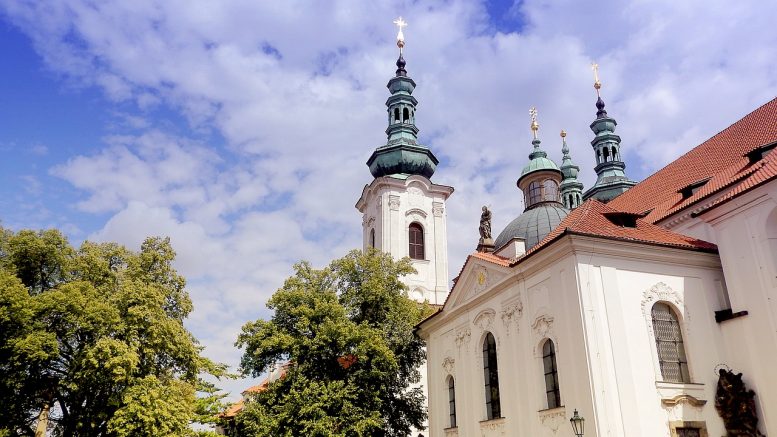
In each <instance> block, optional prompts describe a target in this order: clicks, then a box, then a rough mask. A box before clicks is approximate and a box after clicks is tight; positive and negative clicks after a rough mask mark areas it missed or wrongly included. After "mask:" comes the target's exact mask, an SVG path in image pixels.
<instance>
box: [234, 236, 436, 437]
mask: <svg viewBox="0 0 777 437" xmlns="http://www.w3.org/2000/svg"><path fill="white" fill-rule="evenodd" d="M413 272H414V269H413V267H412V266H411V264H410V261H409V260H408V259H403V260H400V261H394V260H393V259H392V258H391V256H390V255H388V254H383V253H380V252H378V251H375V250H371V251H370V252H369V253H362V252H360V251H353V252H351V253H349V254H348V255H346V256H345V257H344V258H341V259H339V260H336V261H333V262H332V263H331V264H330V265H329V267H327V268H325V269H321V270H317V269H313V268H312V267H311V266H310V265H309V264H308V263H305V262H303V263H300V264H297V265H296V266H295V274H294V275H293V276H292V277H290V278H288V279H287V280H286V282H285V283H284V285H283V287H282V288H281V289H279V290H278V291H277V292H276V293H275V294H274V295H273V296H272V298H271V299H270V300H269V302H268V304H267V305H268V307H269V308H270V309H272V310H274V315H273V317H272V319H270V320H257V321H255V322H249V323H246V324H245V325H244V326H243V331H242V333H241V334H240V336H239V338H238V341H237V345H238V346H240V347H244V348H245V354H244V356H243V358H242V369H243V371H244V372H246V373H250V374H252V375H253V376H258V375H260V374H262V373H263V372H265V371H267V370H268V369H270V368H271V367H272V366H273V365H274V364H276V363H278V362H283V361H289V362H290V363H291V365H290V366H289V368H288V371H287V373H286V376H285V377H283V378H281V379H280V380H278V381H276V382H274V383H272V384H270V385H269V387H268V389H267V390H265V391H263V392H261V393H258V394H256V395H255V397H254V399H252V400H251V401H249V402H247V403H246V406H245V408H244V409H243V411H242V412H241V413H240V414H238V416H237V417H236V433H237V435H241V436H243V435H245V436H297V435H305V436H406V435H408V434H409V433H410V429H411V427H416V428H420V427H421V425H422V423H423V420H424V418H425V416H426V412H425V411H424V406H423V405H424V402H423V401H424V399H423V395H422V393H421V390H420V389H418V388H415V389H410V388H409V387H410V385H411V384H413V383H417V382H418V381H419V380H420V374H419V372H418V366H419V365H420V364H422V363H423V362H424V360H425V355H424V350H423V346H424V345H423V342H422V340H421V339H419V338H418V337H417V336H415V335H414V333H413V329H414V327H415V325H416V324H417V323H418V322H419V321H420V320H421V319H422V318H423V317H424V316H425V315H428V314H429V312H430V310H431V308H430V307H429V306H428V305H422V304H418V303H416V302H413V301H412V300H410V299H409V298H408V297H407V291H406V287H405V285H404V284H403V283H402V282H401V280H400V278H401V277H402V276H404V275H407V274H410V273H413Z"/></svg>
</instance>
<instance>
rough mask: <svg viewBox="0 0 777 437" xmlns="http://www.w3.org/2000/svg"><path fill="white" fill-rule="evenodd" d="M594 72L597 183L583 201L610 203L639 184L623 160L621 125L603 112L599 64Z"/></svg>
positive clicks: (593, 142) (595, 66)
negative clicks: (627, 172)
mask: <svg viewBox="0 0 777 437" xmlns="http://www.w3.org/2000/svg"><path fill="white" fill-rule="evenodd" d="M591 68H592V69H593V71H594V89H596V109H597V111H596V119H595V120H594V121H593V122H592V123H591V126H590V127H591V130H592V131H593V133H594V135H595V136H594V139H593V140H592V141H591V146H592V147H593V149H594V153H595V154H596V167H594V170H595V171H596V175H597V178H596V183H595V184H594V186H593V187H591V188H589V189H588V190H587V191H586V192H585V193H584V194H583V199H586V200H587V199H589V198H594V199H597V200H599V201H601V202H609V201H610V200H612V199H614V198H615V197H617V196H618V195H619V194H621V193H623V192H624V191H626V190H628V189H629V188H631V187H633V186H634V185H636V182H635V181H632V180H631V179H629V178H628V177H627V176H626V172H625V169H626V164H625V163H624V162H623V161H622V160H621V152H620V147H621V137H619V136H618V135H616V134H615V126H617V125H618V123H617V122H616V121H615V119H614V118H612V117H610V116H608V115H607V111H605V110H604V100H602V96H601V93H600V89H601V88H602V83H601V82H600V81H599V65H598V64H596V63H593V64H591Z"/></svg>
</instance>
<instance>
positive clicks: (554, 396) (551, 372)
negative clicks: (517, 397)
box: [542, 340, 561, 408]
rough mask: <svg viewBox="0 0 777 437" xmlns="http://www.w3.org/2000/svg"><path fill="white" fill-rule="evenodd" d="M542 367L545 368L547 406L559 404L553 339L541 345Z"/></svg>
mask: <svg viewBox="0 0 777 437" xmlns="http://www.w3.org/2000/svg"><path fill="white" fill-rule="evenodd" d="M542 367H543V369H544V370H545V396H546V397H547V399H548V408H557V407H560V406H561V390H560V389H559V386H558V368H557V367H556V347H555V346H554V345H553V340H546V341H545V344H543V345H542Z"/></svg>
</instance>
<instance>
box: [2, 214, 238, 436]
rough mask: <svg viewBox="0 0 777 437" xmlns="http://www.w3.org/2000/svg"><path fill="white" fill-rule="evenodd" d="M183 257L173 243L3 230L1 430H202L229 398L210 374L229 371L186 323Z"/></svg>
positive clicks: (112, 432)
mask: <svg viewBox="0 0 777 437" xmlns="http://www.w3.org/2000/svg"><path fill="white" fill-rule="evenodd" d="M174 258H175V252H174V251H173V249H172V247H171V245H170V241H169V239H162V238H149V239H147V240H146V241H145V242H144V243H143V244H142V246H141V249H140V251H139V252H133V251H130V250H128V249H126V248H124V247H122V246H120V245H117V244H113V243H100V244H97V243H90V242H85V243H83V244H82V245H81V247H79V248H77V249H76V248H74V247H72V246H71V245H70V244H69V243H68V241H67V239H66V238H65V237H64V236H63V235H62V234H61V233H60V232H58V231H56V230H47V231H30V230H23V231H19V232H16V233H14V232H11V231H9V230H7V229H3V228H2V227H0V406H2V408H0V435H2V434H3V433H7V434H9V435H34V434H36V427H38V426H40V424H41V423H42V424H44V425H47V426H48V430H49V432H51V433H53V434H54V435H63V436H71V435H78V436H139V435H149V436H150V435H165V436H185V435H191V434H192V431H191V428H190V423H191V422H192V421H193V420H194V419H195V418H197V417H199V416H197V414H198V412H203V411H207V410H208V409H209V408H210V409H212V407H213V406H212V404H213V403H218V400H219V398H220V397H219V396H218V395H214V391H215V390H214V389H213V386H212V384H207V383H205V382H204V381H202V380H200V377H201V376H203V375H207V374H210V375H214V376H216V377H219V376H222V375H223V374H224V370H225V369H224V366H222V365H219V364H216V363H214V362H212V361H211V360H209V359H207V358H205V357H203V356H202V355H201V351H202V347H201V346H199V344H198V342H197V340H196V339H195V338H194V337H193V335H192V334H191V333H190V332H189V331H187V330H186V328H185V327H184V324H183V321H184V319H185V318H186V317H187V316H188V314H189V313H190V312H191V311H192V302H191V300H190V298H189V295H188V293H187V292H186V291H185V284H186V281H185V280H184V278H183V277H182V276H181V275H179V274H178V272H176V270H175V269H174V268H173V267H172V262H173V260H174ZM203 388H204V389H205V390H206V391H208V392H209V393H210V396H206V397H204V398H202V397H201V398H199V400H198V397H197V396H196V392H197V391H198V390H199V389H203ZM203 399H205V400H206V402H203ZM206 415H207V414H206ZM39 419H41V420H39ZM44 431H45V430H44ZM37 435H41V430H40V429H39V430H38V432H37Z"/></svg>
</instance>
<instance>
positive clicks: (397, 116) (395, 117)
mask: <svg viewBox="0 0 777 437" xmlns="http://www.w3.org/2000/svg"><path fill="white" fill-rule="evenodd" d="M394 122H395V123H399V108H394Z"/></svg>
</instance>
